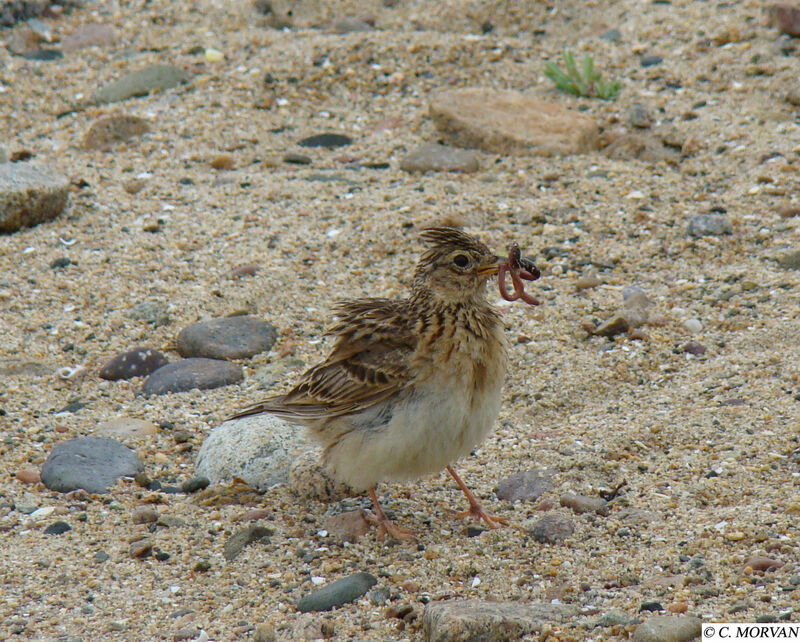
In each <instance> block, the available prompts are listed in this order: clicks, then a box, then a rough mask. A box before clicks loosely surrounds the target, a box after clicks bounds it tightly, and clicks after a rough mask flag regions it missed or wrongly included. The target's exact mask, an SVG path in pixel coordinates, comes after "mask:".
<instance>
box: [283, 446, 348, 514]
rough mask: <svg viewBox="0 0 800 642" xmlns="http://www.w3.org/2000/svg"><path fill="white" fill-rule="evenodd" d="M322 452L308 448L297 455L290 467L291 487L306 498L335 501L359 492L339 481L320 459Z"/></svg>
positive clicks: (325, 501)
mask: <svg viewBox="0 0 800 642" xmlns="http://www.w3.org/2000/svg"><path fill="white" fill-rule="evenodd" d="M320 456H321V455H320V452H319V451H318V450H316V449H308V450H306V451H304V452H303V453H302V454H300V455H299V456H297V457H296V458H295V459H294V461H293V462H291V467H290V468H289V480H288V481H289V488H290V489H291V490H292V491H293V492H295V493H296V494H298V495H300V496H301V497H304V498H306V499H311V500H314V501H319V502H324V503H328V502H335V501H339V500H340V499H342V498H343V497H352V496H354V495H357V494H358V493H357V492H356V491H354V490H353V489H352V488H350V487H349V486H347V484H344V483H343V482H339V481H337V480H336V479H335V478H334V477H333V475H332V474H331V472H330V471H329V470H327V469H326V468H325V467H324V466H323V464H322V461H321V459H320Z"/></svg>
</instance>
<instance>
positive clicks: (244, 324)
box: [177, 315, 278, 359]
mask: <svg viewBox="0 0 800 642" xmlns="http://www.w3.org/2000/svg"><path fill="white" fill-rule="evenodd" d="M277 337H278V333H277V331H276V330H275V328H274V327H273V326H272V325H270V324H269V323H267V322H266V321H263V320H262V319H259V318H257V317H252V316H247V315H243V316H234V317H223V318H221V319H211V320H209V321H201V322H199V323H193V324H192V325H189V326H187V327H185V328H184V329H183V330H181V331H180V333H179V334H178V340H177V344H178V352H179V353H180V354H181V356H183V357H207V358H209V359H246V358H248V357H252V356H253V355H255V354H258V353H260V352H266V351H267V350H269V349H270V348H271V347H272V346H273V345H274V344H275V340H276V339H277Z"/></svg>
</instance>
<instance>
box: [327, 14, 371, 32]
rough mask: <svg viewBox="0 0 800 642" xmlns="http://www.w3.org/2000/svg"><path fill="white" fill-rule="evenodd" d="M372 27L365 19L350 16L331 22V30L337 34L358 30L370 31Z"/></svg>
mask: <svg viewBox="0 0 800 642" xmlns="http://www.w3.org/2000/svg"><path fill="white" fill-rule="evenodd" d="M373 29H374V27H373V25H371V24H370V23H369V22H367V21H366V20H363V19H362V18H355V17H352V16H348V17H346V18H342V19H341V20H337V21H336V22H334V23H333V31H335V32H336V33H338V34H344V33H351V32H354V31H355V32H360V31H372V30H373Z"/></svg>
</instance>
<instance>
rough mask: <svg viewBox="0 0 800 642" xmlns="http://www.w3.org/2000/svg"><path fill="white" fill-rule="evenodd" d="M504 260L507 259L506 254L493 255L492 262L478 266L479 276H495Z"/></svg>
mask: <svg viewBox="0 0 800 642" xmlns="http://www.w3.org/2000/svg"><path fill="white" fill-rule="evenodd" d="M506 261H508V257H507V256H495V257H494V262H493V263H490V264H489V265H484V266H483V267H482V268H478V274H479V275H481V276H495V275H496V274H497V273H498V272H499V271H500V266H501V265H503V263H505V262H506Z"/></svg>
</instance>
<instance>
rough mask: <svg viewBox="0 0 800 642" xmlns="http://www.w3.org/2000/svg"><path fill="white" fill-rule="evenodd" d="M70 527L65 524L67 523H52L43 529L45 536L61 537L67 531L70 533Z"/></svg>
mask: <svg viewBox="0 0 800 642" xmlns="http://www.w3.org/2000/svg"><path fill="white" fill-rule="evenodd" d="M71 530H72V526H70V525H69V524H67V522H53V523H52V524H50V526H48V527H47V528H45V529H44V534H45V535H63V534H64V533H66V532H67V531H71Z"/></svg>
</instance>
